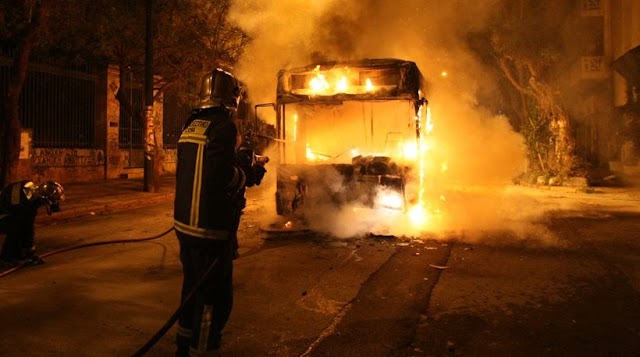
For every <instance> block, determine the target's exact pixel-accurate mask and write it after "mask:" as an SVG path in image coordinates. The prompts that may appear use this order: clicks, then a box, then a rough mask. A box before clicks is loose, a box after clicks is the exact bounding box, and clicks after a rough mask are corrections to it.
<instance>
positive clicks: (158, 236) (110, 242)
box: [0, 227, 173, 278]
mask: <svg viewBox="0 0 640 357" xmlns="http://www.w3.org/2000/svg"><path fill="white" fill-rule="evenodd" d="M172 230H173V227H171V228H169V229H167V230H166V231H164V232H162V233H160V234H156V235H154V236H151V237H145V238H132V239H119V240H109V241H100V242H91V243H84V244H78V245H72V246H70V247H65V248H60V249H56V250H52V251H50V252H46V253H44V254H42V255H40V256H39V257H40V258H46V257H48V256H51V255H55V254H58V253H62V252H68V251H70V250H76V249H80V248H87V247H95V246H99V245H107V244H117V243H138V242H146V241H150V240H153V239H158V238H160V237H163V236H165V235H167V234H169V232H171V231H172ZM25 266H29V262H28V261H24V262H21V263H19V264H18V265H16V266H14V267H12V268H10V269H7V270H5V271H3V272H2V273H0V278H2V277H3V276H7V275H9V274H11V273H14V272H16V271H18V270H20V269H22V268H24V267H25Z"/></svg>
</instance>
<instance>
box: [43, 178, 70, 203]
mask: <svg viewBox="0 0 640 357" xmlns="http://www.w3.org/2000/svg"><path fill="white" fill-rule="evenodd" d="M37 193H38V196H40V197H41V198H43V199H47V200H49V202H52V203H53V202H58V201H60V200H63V199H64V188H62V185H61V184H59V183H57V182H55V181H45V182H43V183H41V184H40V185H38V189H37Z"/></svg>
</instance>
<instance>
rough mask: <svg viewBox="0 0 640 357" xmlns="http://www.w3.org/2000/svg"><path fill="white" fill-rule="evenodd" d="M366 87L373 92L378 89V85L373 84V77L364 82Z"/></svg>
mask: <svg viewBox="0 0 640 357" xmlns="http://www.w3.org/2000/svg"><path fill="white" fill-rule="evenodd" d="M364 88H365V90H366V91H367V92H373V91H374V90H375V89H376V87H375V86H374V85H373V82H371V78H367V80H366V81H365V84H364Z"/></svg>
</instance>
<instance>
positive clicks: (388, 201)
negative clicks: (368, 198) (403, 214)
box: [376, 190, 404, 210]
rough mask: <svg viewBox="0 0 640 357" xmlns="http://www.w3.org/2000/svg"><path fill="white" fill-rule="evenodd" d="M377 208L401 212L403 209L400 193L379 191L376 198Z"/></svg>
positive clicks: (402, 199) (402, 198)
mask: <svg viewBox="0 0 640 357" xmlns="http://www.w3.org/2000/svg"><path fill="white" fill-rule="evenodd" d="M376 205H377V206H378V207H383V208H389V209H396V210H401V209H403V208H404V197H403V196H402V192H399V191H393V190H381V191H380V192H378V194H377V196H376Z"/></svg>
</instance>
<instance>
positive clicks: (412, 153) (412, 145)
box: [404, 140, 418, 160]
mask: <svg viewBox="0 0 640 357" xmlns="http://www.w3.org/2000/svg"><path fill="white" fill-rule="evenodd" d="M404 158H405V159H407V160H416V159H417V158H418V143H416V142H415V141H414V140H411V141H409V142H406V143H405V144H404Z"/></svg>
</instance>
